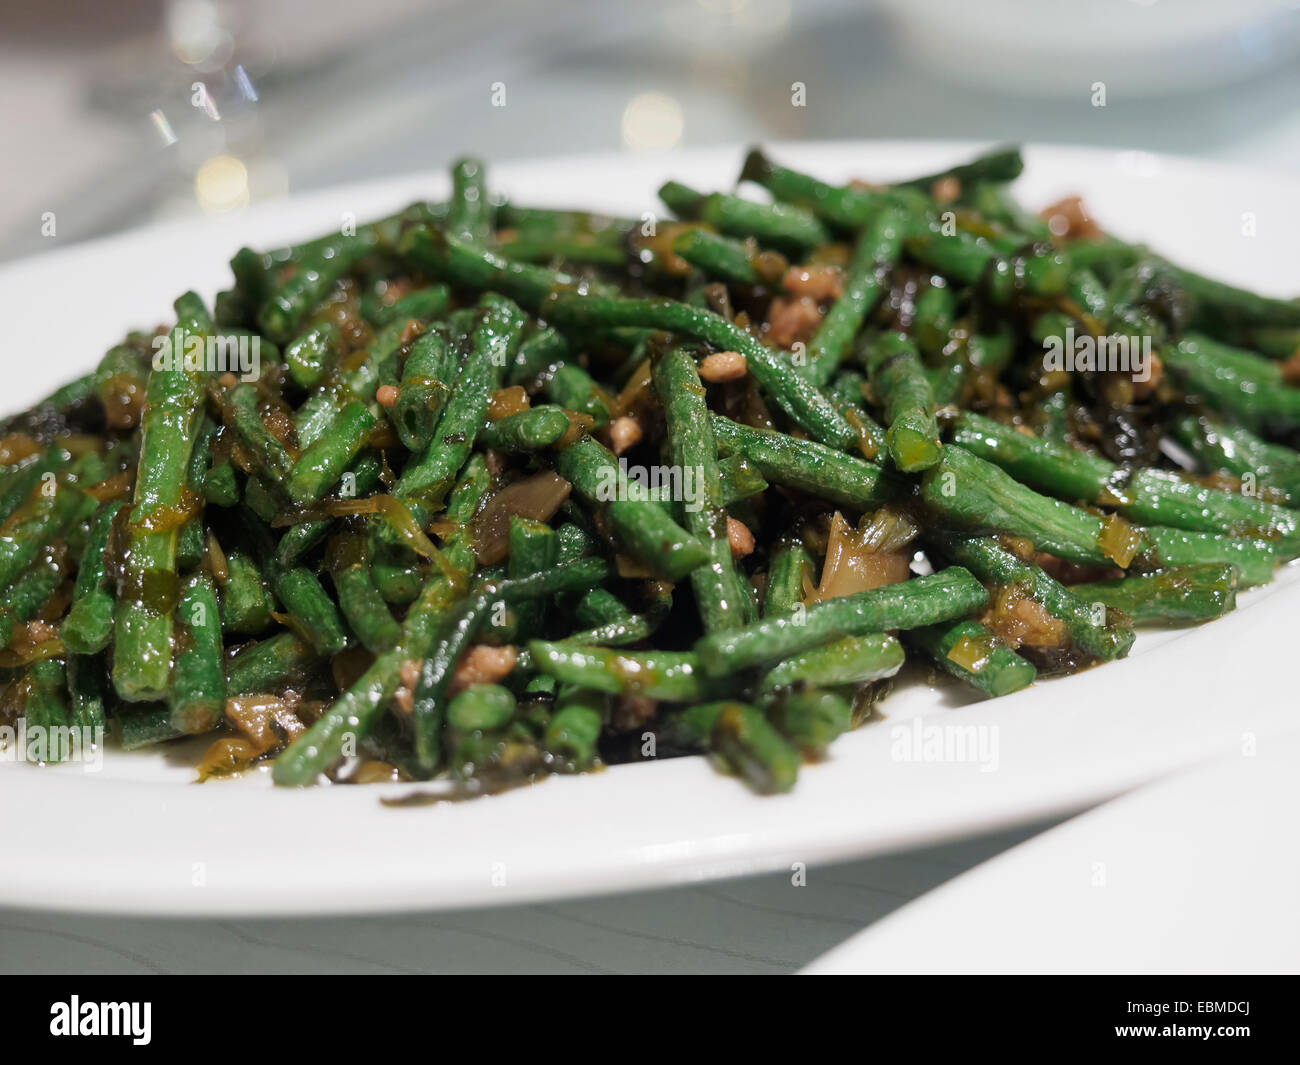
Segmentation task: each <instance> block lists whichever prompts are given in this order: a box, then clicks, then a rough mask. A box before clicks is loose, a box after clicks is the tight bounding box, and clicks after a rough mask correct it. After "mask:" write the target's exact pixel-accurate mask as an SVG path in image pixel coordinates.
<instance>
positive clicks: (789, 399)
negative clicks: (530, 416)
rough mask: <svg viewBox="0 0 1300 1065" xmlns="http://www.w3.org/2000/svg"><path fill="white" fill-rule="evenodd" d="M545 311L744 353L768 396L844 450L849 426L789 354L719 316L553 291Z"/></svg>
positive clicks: (566, 319) (565, 319)
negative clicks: (664, 333) (678, 336)
mask: <svg viewBox="0 0 1300 1065" xmlns="http://www.w3.org/2000/svg"><path fill="white" fill-rule="evenodd" d="M546 313H547V315H548V316H549V317H550V318H551V319H552V320H553V321H554V322H556V323H557V324H564V325H569V326H574V327H585V328H598V327H603V328H609V329H612V328H617V327H619V326H638V327H641V328H646V329H665V330H668V331H670V332H675V333H685V334H687V335H688V336H693V337H696V338H697V339H699V340H703V341H704V342H705V343H707V344H712V345H713V346H714V347H718V348H722V349H723V350H727V351H736V352H739V353H740V354H742V355H744V356H745V361H746V364H747V365H748V368H749V372H750V373H752V374H753V375H754V378H755V380H757V381H758V383H759V384H760V385H761V386H762V387H763V388H764V389H766V390H767V392H768V394H769V395H770V396H771V397H772V400H773V401H774V402H775V403H776V404H777V405H778V406H779V407H780V408H781V409H782V410H783V411H785V412H786V414H788V415H789V416H790V417H791V418H792V419H793V420H794V421H795V422H796V423H798V424H799V425H801V426H802V427H803V428H804V429H805V430H807V431H808V433H809V434H811V435H812V436H813V437H814V438H815V439H817V440H819V441H821V442H822V443H824V444H829V445H830V446H832V447H837V448H840V449H841V450H845V449H847V448H849V447H850V446H852V444H853V441H854V440H855V439H856V434H854V432H853V430H852V428H851V427H850V426H849V424H848V422H846V421H845V420H844V416H843V415H841V414H840V413H839V411H837V410H836V409H835V405H834V404H833V403H832V402H831V401H830V399H829V398H827V397H826V396H825V395H824V394H823V393H822V392H821V390H820V389H818V388H817V387H816V386H815V385H813V384H812V383H811V382H809V381H808V380H806V379H805V378H804V377H803V376H802V375H801V374H800V373H799V372H798V371H797V370H796V369H795V367H794V364H793V362H792V361H791V360H790V358H789V357H788V356H785V355H782V354H780V353H778V352H775V351H773V350H772V349H771V348H768V347H765V346H764V345H762V344H760V343H759V342H758V341H757V340H755V339H754V338H753V337H752V336H750V335H749V334H748V333H746V332H745V331H744V330H742V329H737V328H736V326H735V325H734V324H732V323H731V322H728V321H727V320H726V319H725V318H723V317H721V316H720V315H717V314H713V313H712V312H710V311H705V310H700V309H699V308H696V307H690V306H688V305H687V304H685V303H677V302H674V301H673V300H653V299H602V298H599V297H594V296H592V297H584V296H575V295H557V296H555V297H554V298H553V299H552V300H551V301H550V302H549V304H548V306H547V309H546Z"/></svg>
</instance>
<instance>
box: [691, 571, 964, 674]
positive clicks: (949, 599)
mask: <svg viewBox="0 0 1300 1065" xmlns="http://www.w3.org/2000/svg"><path fill="white" fill-rule="evenodd" d="M987 599H988V594H987V593H986V592H985V591H984V588H983V587H982V586H981V585H980V583H979V581H977V580H975V578H974V577H972V576H971V575H970V573H969V572H967V571H966V570H964V569H962V568H961V567H960V566H953V567H950V568H949V569H945V570H941V571H940V572H938V573H934V574H931V575H929V576H926V577H917V578H916V579H914V580H910V581H904V582H903V583H902V584H896V585H891V586H889V587H885V588H875V589H872V590H871V591H866V592H858V593H856V594H855V595H847V596H843V597H842V598H839V599H828V600H825V601H823V602H820V603H814V604H813V605H811V606H809V607H807V608H806V609H805V611H804V612H803V616H801V617H800V616H778V617H773V618H764V619H763V620H762V621H759V622H755V623H754V624H752V625H747V626H745V628H743V629H739V630H737V631H735V632H727V633H714V634H712V635H709V636H704V637H702V638H701V639H700V640H699V642H698V643H697V644H696V645H695V653H696V655H697V656H698V657H699V662H700V666H701V668H702V669H703V671H704V672H705V674H707V675H708V676H711V677H720V676H725V675H727V674H729V673H735V672H736V671H738V670H741V669H747V668H749V667H750V666H755V665H759V664H760V663H762V662H768V661H771V660H773V659H777V658H788V657H789V656H791V655H794V654H798V653H800V652H802V651H806V650H809V649H811V648H813V647H820V646H821V645H822V644H825V643H829V642H830V641H832V640H834V639H837V638H840V637H844V636H865V635H867V634H869V633H873V632H881V631H884V630H889V629H910V628H916V627H918V626H920V625H932V624H934V623H936V622H939V621H946V620H947V619H949V618H954V617H961V616H962V615H963V614H969V613H970V612H971V611H973V610H978V609H979V608H980V607H981V606H983V605H984V603H985V602H986V601H987Z"/></svg>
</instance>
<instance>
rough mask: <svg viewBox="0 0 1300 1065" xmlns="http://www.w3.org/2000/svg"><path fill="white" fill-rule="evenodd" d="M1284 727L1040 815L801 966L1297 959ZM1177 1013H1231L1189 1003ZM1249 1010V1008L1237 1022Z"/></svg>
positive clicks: (904, 969)
mask: <svg viewBox="0 0 1300 1065" xmlns="http://www.w3.org/2000/svg"><path fill="white" fill-rule="evenodd" d="M1297 760H1300V737H1297V736H1294V735H1293V736H1289V737H1285V738H1280V739H1277V740H1268V741H1260V742H1259V745H1258V752H1257V753H1256V754H1253V755H1248V754H1243V753H1239V754H1237V755H1235V756H1233V755H1230V756H1228V757H1226V758H1225V759H1222V760H1219V761H1216V762H1214V763H1212V764H1211V765H1209V766H1207V767H1204V768H1201V769H1197V770H1194V771H1192V772H1187V773H1181V774H1179V775H1178V776H1176V777H1174V778H1173V779H1170V780H1165V781H1161V782H1160V783H1157V784H1153V785H1151V786H1149V787H1146V788H1142V789H1140V790H1139V791H1136V792H1134V793H1132V794H1129V795H1125V796H1123V797H1121V798H1118V799H1115V800H1113V801H1111V802H1108V803H1106V804H1105V805H1103V806H1100V807H1098V808H1097V809H1095V810H1089V811H1088V812H1087V813H1085V814H1081V815H1080V816H1079V817H1076V818H1074V819H1073V820H1071V821H1067V822H1066V823H1065V824H1063V825H1058V826H1057V827H1056V828H1052V829H1049V830H1048V831H1047V832H1044V833H1043V834H1042V835H1041V836H1035V837H1034V838H1033V839H1031V840H1028V841H1027V842H1025V843H1022V844H1020V845H1019V846H1018V847H1013V848H1012V849H1011V850H1009V851H1007V852H1005V853H1003V854H1000V855H998V856H997V857H996V858H993V859H992V860H991V861H988V862H985V863H984V864H983V865H980V866H976V867H975V868H974V869H972V870H971V871H970V872H967V873H964V874H962V875H961V876H959V877H957V878H956V879H955V880H952V881H949V882H948V883H947V884H944V885H943V886H942V887H938V888H936V889H935V890H934V891H931V892H929V893H928V894H926V895H923V896H922V897H921V898H919V899H917V900H916V901H915V902H912V903H909V904H908V905H907V906H904V907H903V908H902V909H901V910H898V911H896V912H894V913H892V914H890V915H889V916H888V917H886V918H884V919H883V920H882V921H880V922H879V923H877V924H874V925H872V926H871V927H870V928H868V929H866V930H865V931H863V932H859V933H858V934H857V935H856V936H854V937H853V938H852V939H850V940H848V941H847V942H845V943H842V944H841V945H840V946H838V947H836V948H835V949H834V950H832V951H829V952H828V953H826V954H824V955H823V956H822V957H820V958H818V959H817V960H816V961H815V962H813V963H812V964H811V965H810V966H808V967H807V968H806V969H805V970H804V972H805V973H808V974H812V975H828V974H844V973H981V974H990V975H991V974H1001V973H1197V974H1201V973H1295V972H1297V971H1300V919H1297V917H1296V911H1295V905H1296V899H1297V898H1300V851H1297V850H1296V848H1295V846H1294V843H1293V837H1294V833H1293V832H1292V831H1291V830H1290V828H1291V821H1292V817H1293V814H1294V811H1295V810H1296V809H1297V807H1300V776H1297V775H1296V771H1295V767H1296V764H1297ZM1188 1016H1191V1017H1192V1018H1193V1019H1191V1020H1188V1019H1187V1017H1178V1018H1176V1020H1177V1021H1178V1022H1179V1023H1187V1024H1205V1023H1213V1024H1218V1023H1230V1022H1231V1021H1233V1020H1235V1019H1237V1018H1233V1017H1227V1018H1224V1017H1220V1018H1219V1019H1218V1020H1214V1019H1212V1018H1211V1017H1209V1016H1207V1015H1198V1014H1190V1015H1188ZM1247 1023H1249V1022H1247Z"/></svg>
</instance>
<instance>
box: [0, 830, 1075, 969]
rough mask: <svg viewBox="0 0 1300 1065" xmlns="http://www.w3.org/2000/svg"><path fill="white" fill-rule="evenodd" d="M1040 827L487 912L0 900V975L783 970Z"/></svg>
mask: <svg viewBox="0 0 1300 1065" xmlns="http://www.w3.org/2000/svg"><path fill="white" fill-rule="evenodd" d="M1053 823H1054V822H1053ZM1050 824H1051V823H1047V824H1038V825H1032V826H1027V827H1023V828H1019V829H1015V830H1012V831H1006V832H999V833H996V834H993V835H988V836H981V837H978V838H973V839H967V840H962V841H960V842H955V843H948V844H944V845H942V846H937V847H929V848H926V849H924V850H918V851H912V852H909V853H905V854H896V855H889V856H885V857H880V858H873V859H868V860H863V861H857V862H847V863H844V864H841V865H833V866H826V867H821V868H812V869H810V870H808V872H807V877H806V882H805V883H804V885H803V886H795V885H794V884H793V883H792V880H791V877H790V876H789V875H787V874H777V875H769V876H757V877H749V878H745V879H740V880H729V881H718V882H714V883H709V884H701V885H698V886H694V887H683V888H674V889H671V890H664V891H646V892H636V893H632V894H626V895H615V896H608V897H603V898H586V899H574V900H568V901H563V902H553V903H543V904H536V905H530V906H511V907H503V908H500V909H480V910H466V911H459V912H447V913H428V914H409V915H400V916H376V917H343V918H322V919H313V920H255V921H231V920H220V921H199V920H148V919H144V918H121V917H88V916H68V915H54V916H52V915H49V914H42V913H39V912H34V911H24V910H9V911H0V973H14V974H17V973H92V974H110V973H111V974H116V973H124V974H125V973H169V974H170V973H210V972H216V973H467V974H473V973H484V974H488V973H538V974H543V973H545V974H560V973H635V974H656V973H663V974H671V973H755V974H757V973H769V974H777V973H792V972H795V971H797V970H798V969H800V968H802V967H803V966H805V965H807V964H808V963H809V962H811V961H812V960H813V959H814V958H816V957H818V956H819V955H821V954H822V953H824V952H825V951H827V950H829V949H830V948H831V947H833V946H835V945H836V944H838V943H841V942H843V941H844V940H845V939H847V938H848V937H849V936H851V935H853V934H854V933H855V932H857V931H858V930H860V929H861V928H864V927H866V926H867V925H870V924H872V923H874V922H875V921H878V920H880V919H881V918H882V917H885V916H887V915H888V914H889V913H891V912H893V911H894V910H896V909H898V908H899V907H900V906H902V905H904V904H905V903H907V902H909V901H911V900H912V899H914V898H916V897H917V896H919V895H922V894H924V893H925V892H927V891H930V890H931V889H932V888H935V887H937V886H938V885H940V884H942V883H943V882H944V881H946V880H950V879H952V878H953V877H954V876H957V875H958V874H960V873H962V872H964V871H965V870H967V869H969V868H971V867H972V866H975V865H977V864H979V863H980V862H982V861H985V860H986V859H988V858H991V857H992V856H993V855H995V854H998V853H1001V852H1002V851H1004V850H1006V849H1007V848H1008V847H1011V846H1014V845H1015V844H1016V843H1019V842H1021V841H1022V840H1024V839H1027V838H1029V837H1031V836H1033V835H1035V834H1037V833H1038V832H1039V831H1042V830H1043V829H1045V828H1047V827H1050Z"/></svg>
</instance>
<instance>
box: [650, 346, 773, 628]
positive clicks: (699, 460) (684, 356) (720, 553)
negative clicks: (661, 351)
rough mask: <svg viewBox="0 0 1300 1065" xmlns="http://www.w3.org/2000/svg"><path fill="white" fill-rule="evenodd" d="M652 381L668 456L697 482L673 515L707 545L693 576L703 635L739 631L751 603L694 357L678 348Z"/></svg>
mask: <svg viewBox="0 0 1300 1065" xmlns="http://www.w3.org/2000/svg"><path fill="white" fill-rule="evenodd" d="M654 375H655V376H654V379H655V387H656V388H657V389H658V392H659V398H660V400H661V401H662V402H663V406H664V411H665V414H666V416H667V419H668V453H669V456H670V457H671V458H672V461H673V465H674V466H675V467H676V468H677V469H679V470H682V471H683V472H684V471H686V470H691V471H693V472H694V474H695V478H696V481H697V486H696V493H695V498H694V499H683V500H681V501H680V502H679V505H678V507H677V508H676V509H677V511H678V512H679V513H680V514H681V515H682V516H683V517H684V518H685V522H686V527H687V529H689V530H690V531H691V532H692V533H694V534H695V535H696V536H697V537H699V538H700V539H701V540H703V541H704V542H705V543H706V544H707V545H708V550H709V562H708V563H707V564H706V565H703V566H700V567H698V568H697V569H695V570H694V571H693V572H692V573H691V585H692V587H693V588H694V590H695V602H696V604H697V605H698V607H699V610H700V620H701V622H702V623H703V625H704V631H705V632H718V631H722V630H725V629H731V628H737V627H739V626H740V625H742V624H744V622H745V621H747V620H751V617H752V614H753V603H752V600H751V598H750V594H749V592H748V590H746V589H745V588H743V587H741V583H740V578H739V577H738V576H737V574H736V568H735V566H734V565H733V563H732V558H731V545H730V543H729V541H728V538H727V512H726V511H725V510H723V509H722V506H721V504H720V503H719V502H718V496H719V492H720V490H721V489H720V485H719V475H718V445H717V442H716V441H715V440H714V437H713V427H712V425H711V424H710V422H709V408H708V404H707V403H705V401H704V388H703V386H702V385H701V384H700V376H699V373H698V372H697V371H696V368H695V359H694V357H693V355H692V352H691V351H690V350H689V349H688V348H680V347H679V348H674V349H673V350H672V351H669V352H667V353H666V354H665V355H664V356H663V357H662V358H661V359H660V360H659V362H658V363H657V364H656V366H655V370H654Z"/></svg>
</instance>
